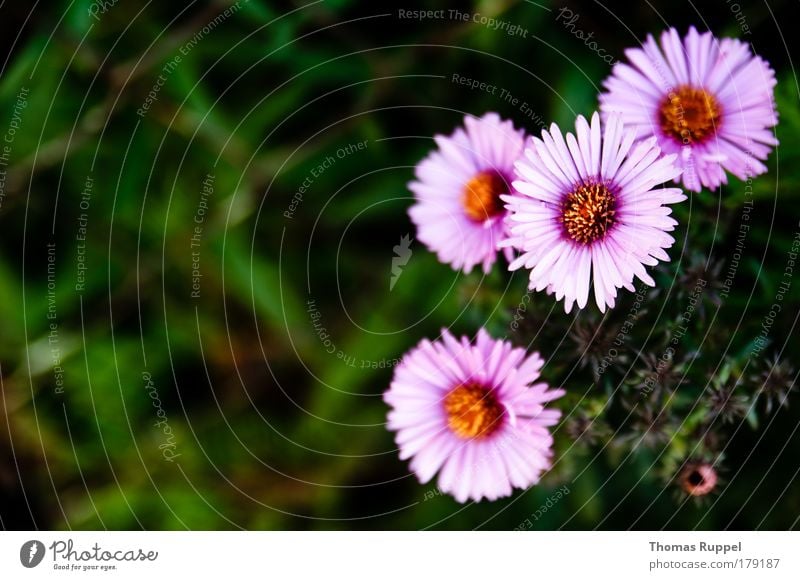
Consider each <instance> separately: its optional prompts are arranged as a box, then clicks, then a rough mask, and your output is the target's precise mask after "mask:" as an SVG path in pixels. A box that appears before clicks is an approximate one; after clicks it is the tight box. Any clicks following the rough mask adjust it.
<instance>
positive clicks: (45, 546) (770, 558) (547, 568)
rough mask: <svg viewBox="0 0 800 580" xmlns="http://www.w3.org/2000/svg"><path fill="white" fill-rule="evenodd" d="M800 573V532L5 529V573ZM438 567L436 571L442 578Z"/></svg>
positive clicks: (0, 564) (0, 539)
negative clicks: (48, 530)
mask: <svg viewBox="0 0 800 580" xmlns="http://www.w3.org/2000/svg"><path fill="white" fill-rule="evenodd" d="M187 572H197V573H201V574H202V577H203V578H211V577H213V575H215V574H222V575H227V577H228V578H240V577H254V576H256V575H258V577H263V578H273V577H274V578H323V579H325V580H331V579H336V578H343V579H347V580H354V579H360V578H370V579H372V578H380V579H383V578H403V579H404V580H408V579H409V578H414V577H418V578H432V577H443V578H459V579H468V578H480V579H482V580H486V579H490V578H491V579H496V578H498V577H499V576H498V574H507V575H508V577H510V578H515V579H517V578H537V579H538V578H547V577H556V578H563V577H565V575H566V577H569V578H574V577H577V575H578V574H585V575H587V577H588V578H596V577H600V578H614V579H615V580H619V579H627V578H635V579H637V580H640V579H642V578H693V577H696V578H698V579H701V578H702V579H703V580H705V579H708V578H732V577H733V578H758V579H759V580H761V579H766V580H769V579H779V578H791V579H797V578H800V535H798V534H796V533H793V532H527V533H525V532H4V533H2V534H0V578H3V579H6V578H14V579H16V578H59V577H64V578H65V577H70V578H115V579H117V578H119V579H122V578H136V579H137V580H141V578H168V577H170V576H171V575H173V574H176V575H177V574H186V573H187ZM434 575H435V576H434Z"/></svg>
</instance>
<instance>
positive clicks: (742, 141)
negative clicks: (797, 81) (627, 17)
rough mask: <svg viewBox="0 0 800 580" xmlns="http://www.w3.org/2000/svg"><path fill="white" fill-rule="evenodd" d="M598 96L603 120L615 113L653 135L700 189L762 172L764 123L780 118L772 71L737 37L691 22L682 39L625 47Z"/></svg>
mask: <svg viewBox="0 0 800 580" xmlns="http://www.w3.org/2000/svg"><path fill="white" fill-rule="evenodd" d="M625 54H626V55H627V57H628V60H629V62H630V64H626V63H618V64H616V65H615V66H614V69H613V71H612V74H611V76H610V77H609V78H607V79H606V80H605V82H604V83H603V84H604V86H605V87H606V89H608V92H606V93H604V94H601V95H600V109H601V111H602V112H603V115H604V119H605V118H606V117H607V116H608V114H610V113H612V112H618V113H621V114H622V116H623V119H625V124H626V126H629V127H631V128H632V129H634V130H635V131H636V136H637V137H638V138H647V137H650V136H655V137H656V138H657V139H658V144H659V146H660V147H661V150H662V151H664V152H665V153H680V156H679V157H678V164H679V165H680V166H681V167H682V168H683V169H684V172H683V184H684V186H685V187H686V188H687V189H690V190H692V191H700V189H701V187H702V186H705V187H708V188H710V189H714V188H716V187H718V186H719V185H720V183H727V177H726V175H725V171H729V172H731V173H732V174H734V175H735V176H737V177H738V178H739V179H743V180H744V179H747V178H748V177H752V176H755V175H759V174H761V173H764V172H765V171H766V170H767V167H766V166H765V165H764V164H763V163H762V162H761V161H759V160H763V159H766V158H767V155H768V154H769V152H770V150H771V148H772V146H774V145H777V144H778V141H777V140H776V139H775V136H774V135H773V133H772V131H771V130H770V128H771V127H773V126H774V125H775V124H777V122H778V117H777V114H776V112H775V102H774V99H773V87H774V86H775V72H774V71H773V70H772V69H771V68H770V66H769V64H768V63H767V62H766V61H765V60H763V59H761V58H760V57H758V56H753V54H752V53H751V52H750V45H749V44H745V43H743V42H741V41H739V40H734V39H730V38H723V39H722V40H717V39H716V38H714V36H713V35H712V34H711V33H710V32H705V33H703V34H699V33H698V32H697V30H695V29H694V27H692V28H690V29H689V33H688V34H687V35H686V37H685V38H684V39H683V40H681V39H680V37H679V36H678V33H677V31H676V30H675V29H674V28H671V29H669V30H668V31H664V33H663V34H662V35H661V46H660V47H659V46H658V44H657V43H656V41H655V40H654V39H653V37H652V36H648V37H647V41H646V42H645V43H644V46H643V47H642V48H641V49H640V48H630V49H628V50H626V51H625Z"/></svg>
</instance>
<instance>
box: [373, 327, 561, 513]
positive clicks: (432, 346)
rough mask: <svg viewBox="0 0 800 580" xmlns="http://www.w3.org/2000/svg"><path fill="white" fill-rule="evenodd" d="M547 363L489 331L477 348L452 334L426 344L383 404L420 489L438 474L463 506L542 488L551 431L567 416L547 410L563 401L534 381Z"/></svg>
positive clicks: (404, 366)
mask: <svg viewBox="0 0 800 580" xmlns="http://www.w3.org/2000/svg"><path fill="white" fill-rule="evenodd" d="M543 364H544V361H543V360H542V358H541V357H540V356H539V354H538V353H533V354H532V355H530V356H526V353H525V351H524V350H523V349H521V348H513V347H512V346H511V344H510V343H508V342H505V341H502V340H494V339H492V338H491V337H490V336H489V335H488V333H487V332H486V331H485V330H484V329H481V330H480V331H479V332H478V336H477V339H476V341H475V343H474V344H470V341H469V340H468V339H467V337H462V338H461V340H460V341H459V340H456V338H454V337H453V335H452V334H450V332H448V331H447V330H442V340H441V341H435V342H430V341H429V340H423V341H422V342H421V343H420V344H419V345H418V346H417V347H416V348H414V349H412V350H411V351H410V352H408V353H407V354H406V355H405V356H404V357H403V360H402V361H401V362H400V364H399V365H398V366H397V368H396V369H395V375H394V379H393V380H392V384H391V386H390V387H389V390H388V391H386V393H385V394H384V397H383V398H384V400H385V401H386V403H388V404H389V405H390V406H391V407H392V410H391V411H390V412H389V416H388V419H389V421H388V428H389V429H390V430H392V431H396V432H397V435H396V437H395V440H396V441H397V444H398V446H399V447H400V458H401V459H409V458H411V470H412V471H413V472H414V473H415V474H416V475H417V477H418V478H419V481H420V482H421V483H427V482H428V481H430V480H431V479H432V478H433V476H434V475H436V473H437V472H438V473H439V480H438V486H439V489H440V490H442V491H443V492H446V493H450V494H451V495H453V496H454V497H455V498H456V500H458V501H459V502H462V503H463V502H465V501H466V500H467V499H468V498H471V499H473V500H475V501H479V500H481V499H482V498H487V499H489V500H494V499H497V498H499V497H505V496H508V495H511V491H512V488H514V487H517V488H521V489H525V488H527V487H529V486H530V485H532V484H535V483H537V482H538V481H539V478H540V477H541V475H542V472H544V471H545V470H547V469H549V467H550V458H551V457H552V449H551V447H552V444H553V438H552V436H551V435H550V433H549V431H548V429H547V427H549V426H551V425H555V424H556V423H557V422H558V419H559V417H560V416H561V413H560V411H558V410H555V409H545V406H544V405H545V403H547V402H548V401H552V400H553V399H556V398H558V397H560V396H562V395H563V394H564V391H563V390H560V389H557V390H552V389H550V390H549V389H548V386H547V384H545V383H542V382H538V383H537V382H535V381H536V380H537V379H538V378H539V370H540V369H541V368H542V365H543Z"/></svg>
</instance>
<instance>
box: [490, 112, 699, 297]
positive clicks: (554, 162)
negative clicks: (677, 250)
mask: <svg viewBox="0 0 800 580" xmlns="http://www.w3.org/2000/svg"><path fill="white" fill-rule="evenodd" d="M575 129H576V135H577V137H576V136H575V135H573V134H571V133H567V135H566V139H565V138H564V136H563V135H562V134H561V130H560V129H559V128H558V126H556V125H555V124H553V125H552V126H551V128H550V131H546V130H545V131H542V138H541V139H537V138H535V137H532V138H531V139H530V145H529V146H528V147H527V148H526V149H525V156H524V157H523V158H521V159H520V160H519V161H518V162H517V163H516V169H517V174H518V176H519V180H517V181H514V183H513V185H514V188H515V189H516V190H517V191H518V192H519V193H520V194H521V195H514V196H503V200H504V201H505V202H506V203H507V205H506V207H507V208H508V209H509V211H510V215H509V216H508V220H509V223H510V230H511V233H510V236H509V238H508V240H506V242H504V244H509V245H513V246H514V247H516V248H517V249H518V250H519V251H520V255H519V257H518V258H517V259H515V260H514V261H513V262H511V264H510V265H509V269H510V270H516V269H518V268H521V267H525V268H528V269H530V281H529V287H530V288H531V289H532V290H537V291H539V290H545V289H546V290H548V292H553V293H555V296H556V300H561V299H562V298H563V299H564V308H565V310H566V311H567V312H569V311H570V310H571V309H572V305H573V303H575V302H577V303H578V307H579V308H583V307H584V306H586V302H587V300H588V296H589V285H590V283H591V284H593V286H594V296H595V300H596V302H597V306H598V307H599V308H600V310H601V311H605V307H606V306H609V307H613V306H614V302H615V298H616V296H617V288H627V289H628V290H630V291H633V290H634V287H633V278H634V276H636V277H637V278H639V279H640V280H642V281H643V282H645V283H646V284H649V285H650V286H653V285H654V284H655V282H654V281H653V279H652V278H651V277H650V276H649V275H648V274H647V272H646V271H645V268H644V266H645V265H648V266H653V265H655V264H657V263H658V260H669V256H667V254H666V252H665V251H664V249H665V248H669V247H670V246H672V244H673V243H674V241H675V240H674V239H673V238H672V236H671V235H670V234H668V233H667V232H669V231H671V230H673V229H674V228H675V226H676V225H677V222H676V221H675V220H674V219H672V218H671V217H669V214H670V213H671V210H670V209H669V208H668V207H665V206H664V204H668V203H675V202H678V201H683V200H684V199H686V196H684V195H683V193H682V192H681V190H680V189H677V188H663V189H657V188H655V186H656V185H658V184H660V183H663V182H665V181H669V180H671V179H674V178H676V177H677V176H678V175H680V169H678V168H676V167H675V165H674V161H675V155H674V154H673V155H666V156H663V157H662V156H660V155H661V152H660V151H659V148H658V146H657V145H656V139H655V137H653V138H650V139H647V140H644V141H641V142H640V143H638V144H636V145H634V143H633V142H634V138H635V132H634V131H630V130H627V129H625V127H624V126H623V124H622V121H621V119H620V118H619V117H618V116H612V117H611V118H609V120H608V122H607V123H605V126H604V130H603V131H602V132H601V127H600V118H599V116H598V114H597V113H595V114H594V115H593V116H592V124H591V127H590V126H589V123H588V122H587V121H586V119H585V118H583V117H578V120H577V122H576V123H575Z"/></svg>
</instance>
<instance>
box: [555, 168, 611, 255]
mask: <svg viewBox="0 0 800 580" xmlns="http://www.w3.org/2000/svg"><path fill="white" fill-rule="evenodd" d="M615 208H616V199H615V198H614V194H613V193H611V191H610V190H609V189H608V187H606V186H605V185H604V184H602V183H584V184H582V185H579V186H578V187H577V189H575V191H573V192H572V193H570V194H569V195H568V196H567V197H566V199H565V200H564V203H563V205H562V213H561V221H562V223H563V224H564V231H565V232H566V234H567V236H568V237H569V238H570V239H571V240H573V241H575V242H578V243H579V244H589V243H591V242H594V241H595V240H598V239H600V238H602V237H603V236H605V235H606V232H607V231H608V229H609V228H610V227H611V226H612V225H614V214H615V213H616V209H615Z"/></svg>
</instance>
